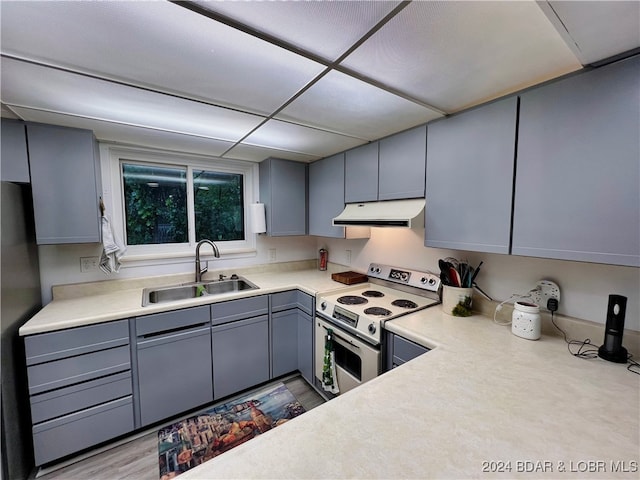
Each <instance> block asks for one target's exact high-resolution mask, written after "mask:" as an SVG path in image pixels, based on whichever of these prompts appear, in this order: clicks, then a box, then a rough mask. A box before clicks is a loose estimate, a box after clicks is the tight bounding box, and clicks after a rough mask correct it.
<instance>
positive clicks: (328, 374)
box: [322, 328, 340, 394]
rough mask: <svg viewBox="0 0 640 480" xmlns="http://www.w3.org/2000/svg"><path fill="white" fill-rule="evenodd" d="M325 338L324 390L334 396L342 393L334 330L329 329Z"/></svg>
mask: <svg viewBox="0 0 640 480" xmlns="http://www.w3.org/2000/svg"><path fill="white" fill-rule="evenodd" d="M326 330H327V334H326V335H325V336H324V364H323V366H322V388H323V389H324V390H326V391H327V392H331V393H334V394H338V393H340V389H339V388H338V377H337V376H336V358H335V352H334V350H333V330H331V329H330V328H327V329H326Z"/></svg>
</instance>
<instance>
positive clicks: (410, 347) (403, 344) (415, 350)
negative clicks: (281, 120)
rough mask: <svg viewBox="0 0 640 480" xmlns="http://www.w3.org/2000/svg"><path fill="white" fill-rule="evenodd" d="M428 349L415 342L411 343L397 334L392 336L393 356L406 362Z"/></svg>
mask: <svg viewBox="0 0 640 480" xmlns="http://www.w3.org/2000/svg"><path fill="white" fill-rule="evenodd" d="M428 351H429V349H428V348H425V347H423V346H421V345H418V344H417V343H413V342H412V341H410V340H406V339H404V338H402V337H399V336H398V335H394V336H393V357H394V361H395V360H396V359H399V360H403V361H404V362H408V361H409V360H412V359H414V358H416V357H417V356H419V355H422V354H423V353H426V352H428Z"/></svg>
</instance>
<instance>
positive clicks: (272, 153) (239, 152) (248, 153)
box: [224, 143, 320, 163]
mask: <svg viewBox="0 0 640 480" xmlns="http://www.w3.org/2000/svg"><path fill="white" fill-rule="evenodd" d="M269 157H274V158H282V159H284V160H295V161H297V162H303V163H309V162H312V161H314V160H318V159H319V158H320V156H319V155H306V154H304V153H298V152H289V151H286V150H277V149H274V148H267V147H256V146H254V145H247V144H243V143H240V144H238V145H236V146H235V147H233V148H232V149H231V150H229V151H228V152H227V153H226V154H225V155H224V158H233V159H236V160H249V161H251V162H261V161H263V160H266V159H267V158H269Z"/></svg>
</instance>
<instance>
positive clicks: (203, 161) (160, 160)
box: [100, 143, 259, 266]
mask: <svg viewBox="0 0 640 480" xmlns="http://www.w3.org/2000/svg"><path fill="white" fill-rule="evenodd" d="M100 159H101V168H102V173H103V175H102V178H103V200H104V202H105V205H106V208H107V210H106V212H105V213H106V215H108V216H109V217H110V218H111V225H112V228H113V230H114V232H115V234H116V235H117V236H118V237H119V238H120V239H121V240H122V241H123V242H124V241H125V240H126V222H125V215H126V214H125V204H124V180H123V177H122V166H121V165H122V163H128V164H145V165H156V166H159V167H167V166H169V167H171V166H173V167H178V168H183V167H186V169H187V218H188V220H187V221H188V229H189V233H188V238H189V241H188V242H187V243H165V244H147V245H127V251H126V253H125V255H124V256H123V257H122V258H121V262H122V263H123V266H126V264H129V263H131V262H135V263H136V264H141V265H142V264H149V265H154V264H165V263H181V260H182V261H184V262H187V261H190V259H188V257H193V256H194V254H195V247H196V242H195V221H194V220H195V211H194V199H193V170H194V169H196V170H208V171H213V172H221V173H234V174H241V175H242V176H243V187H242V188H243V197H244V198H243V208H244V231H245V239H244V240H233V241H226V242H216V245H217V246H218V249H219V251H220V256H221V257H225V258H234V257H247V256H255V255H256V254H257V249H256V234H255V233H254V232H252V231H251V226H250V221H249V215H250V213H249V205H251V204H252V203H254V202H256V201H257V199H258V168H259V166H258V164H257V163H253V162H246V161H242V160H233V159H222V158H219V157H207V156H204V155H197V154H190V153H183V152H167V151H163V150H156V149H151V148H140V147H123V146H114V145H109V144H102V143H101V144H100ZM105 180H106V181H105ZM205 250H206V251H205ZM202 253H203V256H208V255H209V254H210V252H209V250H208V249H203V252H202Z"/></svg>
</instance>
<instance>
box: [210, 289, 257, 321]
mask: <svg viewBox="0 0 640 480" xmlns="http://www.w3.org/2000/svg"><path fill="white" fill-rule="evenodd" d="M268 312H269V297H268V295H260V296H258V297H249V298H241V299H239V300H231V301H229V302H221V303H214V304H212V305H211V323H212V324H213V325H220V324H221V323H227V322H232V321H234V320H242V319H244V318H251V317H257V316H258V315H266V314H267V313H268Z"/></svg>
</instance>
